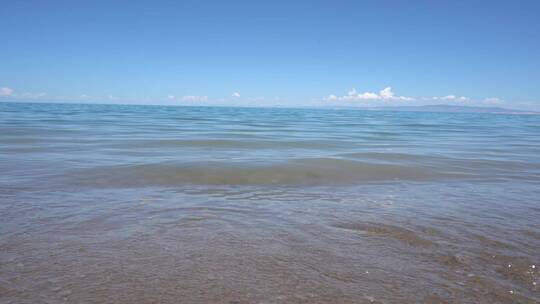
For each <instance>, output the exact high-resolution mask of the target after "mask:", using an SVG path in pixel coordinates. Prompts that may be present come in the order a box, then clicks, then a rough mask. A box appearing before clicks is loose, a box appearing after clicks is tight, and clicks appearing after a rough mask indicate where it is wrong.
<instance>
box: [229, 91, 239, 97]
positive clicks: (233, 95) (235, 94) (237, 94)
mask: <svg viewBox="0 0 540 304" xmlns="http://www.w3.org/2000/svg"><path fill="white" fill-rule="evenodd" d="M231 96H232V97H236V98H238V97H240V93H238V92H234V93H232V95H231Z"/></svg>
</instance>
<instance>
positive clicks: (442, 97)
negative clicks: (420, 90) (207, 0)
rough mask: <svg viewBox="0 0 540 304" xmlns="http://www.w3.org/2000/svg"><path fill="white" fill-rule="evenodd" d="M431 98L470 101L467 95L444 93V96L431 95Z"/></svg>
mask: <svg viewBox="0 0 540 304" xmlns="http://www.w3.org/2000/svg"><path fill="white" fill-rule="evenodd" d="M431 99H433V100H444V101H459V102H466V101H471V99H470V98H469V97H465V96H456V95H446V96H440V97H438V96H435V97H432V98H431Z"/></svg>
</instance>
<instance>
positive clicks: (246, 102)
mask: <svg viewBox="0 0 540 304" xmlns="http://www.w3.org/2000/svg"><path fill="white" fill-rule="evenodd" d="M8 99H12V100H14V101H60V102H88V103H91V102H106V103H128V104H130V103H133V104H169V105H223V106H227V105H232V106H326V105H330V106H384V105H429V104H441V103H445V104H452V105H470V106H495V105H499V106H500V105H506V106H510V104H509V103H507V102H506V101H505V100H503V99H501V98H498V97H487V98H483V99H475V98H471V97H467V96H463V95H457V94H450V95H442V96H431V97H413V96H403V95H398V94H396V93H394V91H393V89H392V87H390V86H388V87H385V88H383V89H381V90H380V91H378V92H373V91H364V92H359V91H357V90H356V89H355V88H352V89H351V90H349V91H348V92H347V94H345V95H341V96H338V95H334V94H332V95H328V96H326V97H322V98H313V99H311V100H310V101H306V102H304V103H298V102H294V101H292V100H290V103H287V102H284V101H286V100H287V99H286V98H280V97H274V98H264V97H260V96H259V97H249V96H243V95H241V94H240V93H239V92H237V91H234V92H233V93H232V94H230V95H229V96H225V97H209V96H207V95H172V94H169V95H166V96H165V98H163V97H162V98H144V99H142V98H122V97H115V96H113V95H106V96H92V95H86V94H81V95H77V96H51V95H49V94H46V93H31V92H19V91H16V90H15V89H13V88H10V87H0V100H8ZM520 105H523V106H525V107H527V106H531V105H534V104H533V103H529V104H527V103H522V104H516V103H512V104H511V106H520Z"/></svg>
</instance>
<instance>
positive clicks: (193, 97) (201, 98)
mask: <svg viewBox="0 0 540 304" xmlns="http://www.w3.org/2000/svg"><path fill="white" fill-rule="evenodd" d="M181 100H182V101H207V100H208V96H196V95H186V96H182V98H181Z"/></svg>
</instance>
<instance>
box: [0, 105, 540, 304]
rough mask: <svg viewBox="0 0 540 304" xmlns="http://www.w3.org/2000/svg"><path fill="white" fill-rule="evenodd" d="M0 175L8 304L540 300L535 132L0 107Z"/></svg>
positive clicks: (313, 113)
mask: <svg viewBox="0 0 540 304" xmlns="http://www.w3.org/2000/svg"><path fill="white" fill-rule="evenodd" d="M0 172H2V173H1V174H0V202H1V203H0V219H1V222H2V225H1V227H0V229H1V230H0V231H1V236H0V261H1V263H0V294H3V296H2V295H0V299H2V298H4V299H5V302H6V303H10V302H14V303H38V302H47V301H49V302H55V301H69V302H81V303H82V302H84V303H93V302H95V303H103V302H107V301H110V302H115V303H134V302H137V303H153V302H155V301H160V302H161V303H169V302H170V303H176V302H175V300H177V299H178V298H179V297H181V298H183V299H186V302H189V303H258V302H268V303H363V302H365V303H375V302H377V301H379V302H380V303H418V302H422V301H426V302H427V301H435V302H433V303H439V302H440V301H448V302H452V301H457V302H459V303H509V302H515V303H537V301H539V300H540V296H539V291H538V288H537V282H538V275H539V273H538V267H539V266H540V265H539V264H540V260H539V257H540V254H539V252H540V220H539V219H540V201H539V198H540V116H537V115H494V114H474V113H414V112H384V111H366V110H349V109H341V110H332V109H263V108H225V107H161V106H121V105H64V104H22V103H0ZM509 265H510V267H509ZM533 266H535V267H533ZM436 301H439V302H436ZM440 303H443V302H440Z"/></svg>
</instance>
